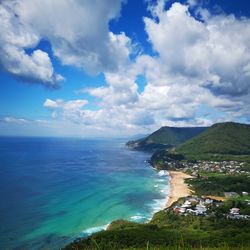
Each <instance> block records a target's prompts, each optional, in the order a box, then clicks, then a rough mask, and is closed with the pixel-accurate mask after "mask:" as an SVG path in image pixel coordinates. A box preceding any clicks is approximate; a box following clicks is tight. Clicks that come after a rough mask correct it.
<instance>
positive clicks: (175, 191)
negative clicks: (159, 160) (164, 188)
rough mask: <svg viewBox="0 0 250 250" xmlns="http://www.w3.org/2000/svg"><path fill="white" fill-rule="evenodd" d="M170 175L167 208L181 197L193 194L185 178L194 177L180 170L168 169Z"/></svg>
mask: <svg viewBox="0 0 250 250" xmlns="http://www.w3.org/2000/svg"><path fill="white" fill-rule="evenodd" d="M168 172H169V176H170V193H169V196H168V200H167V203H166V205H165V208H168V207H170V206H171V205H172V204H173V203H174V202H176V201H177V200H178V199H179V198H181V197H186V196H189V195H191V194H192V190H191V189H190V187H189V186H188V185H187V184H186V183H185V182H184V180H185V179H188V178H194V177H193V176H191V175H188V174H186V173H183V172H180V171H168Z"/></svg>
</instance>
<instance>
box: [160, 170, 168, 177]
mask: <svg viewBox="0 0 250 250" xmlns="http://www.w3.org/2000/svg"><path fill="white" fill-rule="evenodd" d="M158 175H159V176H168V175H169V174H168V171H167V170H160V171H159V172H158Z"/></svg>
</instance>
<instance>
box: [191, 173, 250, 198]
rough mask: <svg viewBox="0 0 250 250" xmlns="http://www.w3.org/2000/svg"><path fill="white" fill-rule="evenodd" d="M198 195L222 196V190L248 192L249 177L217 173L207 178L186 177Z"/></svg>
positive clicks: (249, 186) (249, 185) (249, 188)
mask: <svg viewBox="0 0 250 250" xmlns="http://www.w3.org/2000/svg"><path fill="white" fill-rule="evenodd" d="M186 182H187V183H188V184H189V185H191V186H192V188H193V190H194V191H195V192H196V194H198V195H218V196H223V195H224V192H237V193H239V194H240V193H241V192H250V178H249V177H247V176H243V175H238V176H231V175H217V176H210V177H208V178H195V179H187V180H186Z"/></svg>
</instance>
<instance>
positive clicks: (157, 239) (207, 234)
mask: <svg viewBox="0 0 250 250" xmlns="http://www.w3.org/2000/svg"><path fill="white" fill-rule="evenodd" d="M218 214H219V212H218ZM115 224H116V226H117V225H118V227H113V228H110V229H109V230H107V231H102V232H99V233H96V234H94V235H92V236H90V237H89V238H87V239H80V240H78V241H75V242H73V243H72V244H70V245H69V246H67V247H66V248H65V249H67V250H68V249H103V250H104V249H110V250H112V249H169V250H170V249H176V250H177V249H178V250H181V249H182V250H184V249H185V250H188V249H190V250H191V249H206V247H207V248H208V247H213V248H215V249H218V250H219V249H223V250H229V249H234V248H235V249H248V248H247V247H249V246H250V237H249V236H250V222H249V221H238V220H227V219H226V218H225V217H222V216H217V217H216V216H214V217H199V216H191V215H188V216H177V215H175V214H173V212H171V211H170V210H163V211H160V212H158V213H156V214H155V216H154V217H153V219H152V221H151V222H150V223H148V224H137V223H132V224H131V223H130V222H125V221H118V222H117V223H115ZM122 225H123V226H122ZM121 226H122V227H121ZM96 246H98V248H97V247H96Z"/></svg>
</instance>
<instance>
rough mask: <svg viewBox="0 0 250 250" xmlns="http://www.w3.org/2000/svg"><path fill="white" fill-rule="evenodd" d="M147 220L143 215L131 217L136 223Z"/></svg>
mask: <svg viewBox="0 0 250 250" xmlns="http://www.w3.org/2000/svg"><path fill="white" fill-rule="evenodd" d="M146 219H148V218H147V217H145V216H143V215H141V214H137V215H134V216H131V217H130V220H131V221H135V222H144V221H145V220H146Z"/></svg>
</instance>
